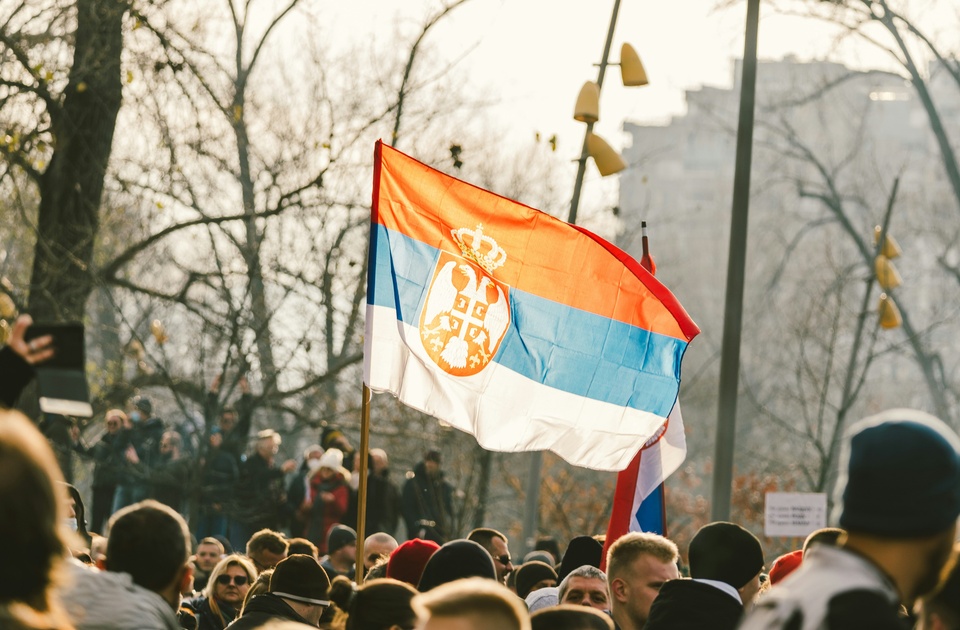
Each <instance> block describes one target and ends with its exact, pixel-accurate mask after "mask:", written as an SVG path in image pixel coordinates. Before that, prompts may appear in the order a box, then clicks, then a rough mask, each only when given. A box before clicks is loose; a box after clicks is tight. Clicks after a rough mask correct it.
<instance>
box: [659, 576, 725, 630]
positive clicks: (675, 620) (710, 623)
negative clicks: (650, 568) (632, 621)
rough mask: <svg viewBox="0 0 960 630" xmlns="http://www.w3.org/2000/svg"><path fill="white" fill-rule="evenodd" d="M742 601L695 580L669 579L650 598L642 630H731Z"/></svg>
mask: <svg viewBox="0 0 960 630" xmlns="http://www.w3.org/2000/svg"><path fill="white" fill-rule="evenodd" d="M741 615H743V604H741V603H740V602H739V601H738V600H736V599H734V598H733V596H732V595H730V594H729V593H724V592H723V591H721V590H720V589H719V588H717V587H715V586H712V585H710V584H704V583H703V582H698V581H696V580H687V579H683V580H670V581H669V582H667V583H665V584H664V585H663V586H662V587H660V594H659V595H657V598H656V599H655V600H653V606H651V607H650V616H649V617H648V618H647V625H645V626H644V630H703V629H704V628H709V629H710V630H734V629H735V628H736V627H737V623H738V622H739V621H740V616H741Z"/></svg>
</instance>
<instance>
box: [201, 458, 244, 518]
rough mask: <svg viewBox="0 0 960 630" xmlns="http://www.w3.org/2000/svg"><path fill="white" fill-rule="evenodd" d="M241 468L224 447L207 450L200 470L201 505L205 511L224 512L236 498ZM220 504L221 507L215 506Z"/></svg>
mask: <svg viewBox="0 0 960 630" xmlns="http://www.w3.org/2000/svg"><path fill="white" fill-rule="evenodd" d="M239 479H240V468H239V466H238V465H237V461H236V460H235V459H234V458H233V456H232V455H231V454H230V453H227V452H225V451H224V450H223V449H222V448H216V449H214V448H211V449H209V450H208V451H207V454H206V458H205V461H204V464H203V469H202V470H201V471H200V507H201V509H202V510H204V511H209V512H217V513H219V512H222V511H223V510H225V509H226V507H227V506H229V505H230V504H231V503H232V501H233V500H234V498H235V497H234V492H235V490H236V486H237V481H238V480H239ZM216 505H219V506H220V509H217V508H216V507H215V506H216Z"/></svg>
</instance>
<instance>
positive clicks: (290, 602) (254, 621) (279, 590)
mask: <svg viewBox="0 0 960 630" xmlns="http://www.w3.org/2000/svg"><path fill="white" fill-rule="evenodd" d="M329 593H330V579H329V578H328V577H327V574H326V573H324V571H323V568H322V567H321V566H320V563H319V562H317V560H316V558H313V557H312V556H307V555H304V554H296V555H293V556H290V557H289V558H285V559H283V560H281V561H280V563H279V564H277V568H276V569H274V571H273V575H272V576H270V592H269V593H264V594H263V595H257V596H256V597H254V598H253V599H251V600H250V601H249V602H247V605H246V606H245V607H244V609H243V614H242V615H241V616H240V617H239V618H238V619H236V620H235V621H234V622H233V623H231V624H230V625H229V626H227V628H229V629H230V630H251V629H252V628H261V627H263V626H264V625H266V624H267V623H269V622H271V621H296V622H298V623H302V624H306V625H308V626H311V627H314V628H316V627H317V625H318V624H319V623H320V616H321V615H322V614H323V611H324V610H325V609H326V608H327V607H328V606H330V599H329Z"/></svg>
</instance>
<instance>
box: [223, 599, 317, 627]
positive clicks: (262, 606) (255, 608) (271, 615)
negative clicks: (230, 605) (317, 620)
mask: <svg viewBox="0 0 960 630" xmlns="http://www.w3.org/2000/svg"><path fill="white" fill-rule="evenodd" d="M280 620H282V621H296V622H298V623H302V624H304V625H305V626H307V627H308V628H315V627H316V626H311V625H310V624H309V623H307V620H306V619H304V618H303V617H301V616H300V615H298V614H297V612H296V611H295V610H294V609H293V608H290V606H288V605H287V603H286V602H285V601H283V600H282V599H280V598H279V597H277V596H276V595H274V594H273V593H264V594H263V595H257V596H256V597H254V598H253V599H251V600H250V601H249V602H247V607H246V608H245V609H244V610H243V616H241V617H238V618H237V619H236V620H235V621H234V622H233V623H231V624H230V625H229V626H227V628H228V629H229V630H252V629H253V628H261V627H263V626H264V625H265V624H267V623H269V622H271V621H280Z"/></svg>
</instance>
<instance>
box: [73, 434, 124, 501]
mask: <svg viewBox="0 0 960 630" xmlns="http://www.w3.org/2000/svg"><path fill="white" fill-rule="evenodd" d="M125 448H126V438H125V436H124V435H123V432H122V431H117V432H116V433H104V434H103V435H102V436H100V439H99V440H97V443H96V444H94V445H93V446H90V447H85V446H83V445H82V444H78V445H77V447H76V450H77V452H78V453H80V455H81V456H83V457H89V458H92V459H93V487H94V488H108V487H111V486H116V485H117V481H119V480H120V475H121V471H122V470H123V469H124V467H125V464H126V458H125V457H124V454H123V451H124V449H125Z"/></svg>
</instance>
